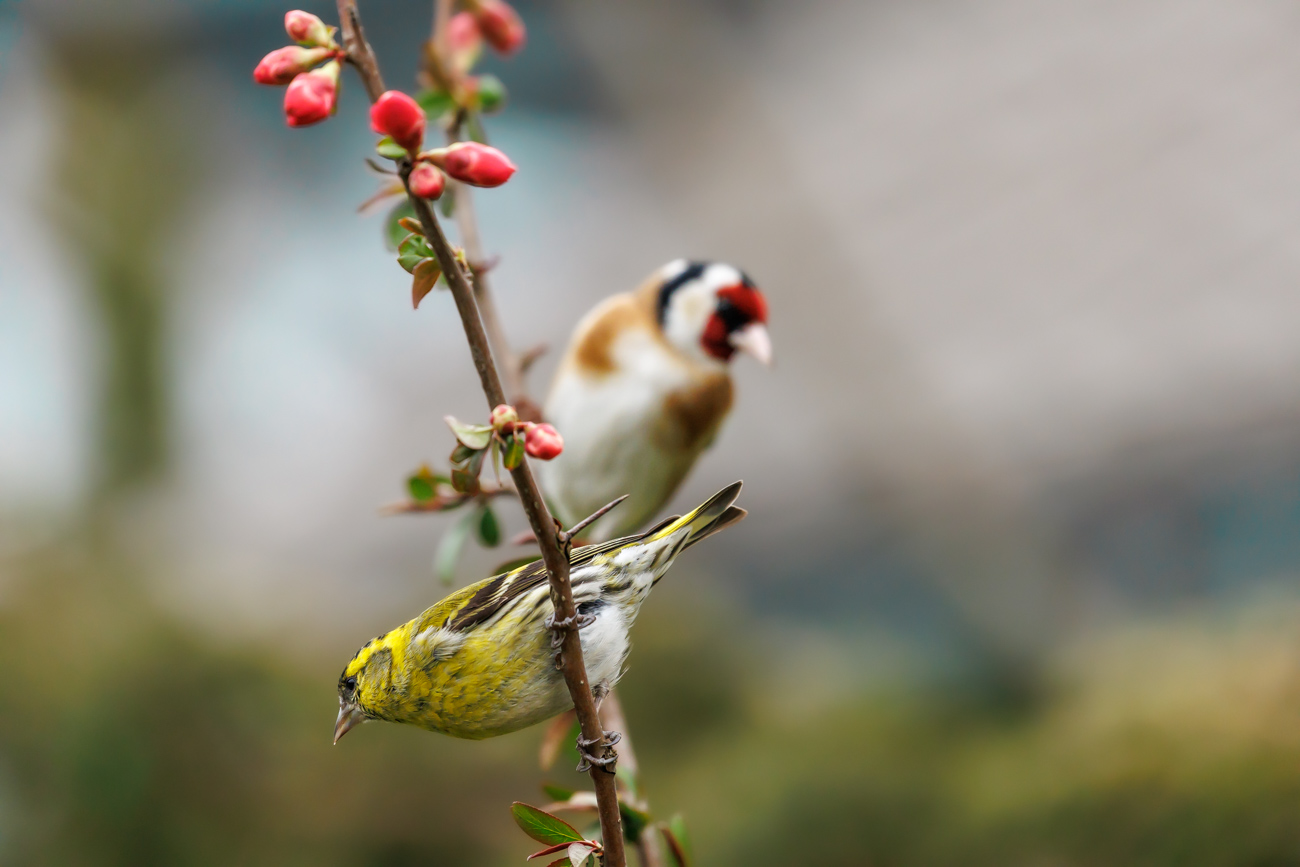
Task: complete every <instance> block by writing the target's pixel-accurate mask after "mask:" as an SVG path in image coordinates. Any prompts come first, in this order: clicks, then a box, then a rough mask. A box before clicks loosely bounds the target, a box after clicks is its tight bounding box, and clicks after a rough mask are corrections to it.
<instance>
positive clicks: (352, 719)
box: [334, 702, 366, 744]
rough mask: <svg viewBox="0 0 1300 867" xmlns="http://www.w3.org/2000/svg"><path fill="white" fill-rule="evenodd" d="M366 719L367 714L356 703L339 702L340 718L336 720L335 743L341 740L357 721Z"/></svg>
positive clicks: (360, 721)
mask: <svg viewBox="0 0 1300 867" xmlns="http://www.w3.org/2000/svg"><path fill="white" fill-rule="evenodd" d="M365 721H366V715H365V714H364V713H363V712H362V711H361V708H359V707H357V706H356V705H355V704H344V703H343V702H339V718H338V719H336V720H335V721H334V743H336V744H337V743H338V742H339V738H341V737H343V736H344V735H345V734H347V733H348V732H349V731H351V730H352V728H353V726H355V725H356V724H357V723H362V722H365Z"/></svg>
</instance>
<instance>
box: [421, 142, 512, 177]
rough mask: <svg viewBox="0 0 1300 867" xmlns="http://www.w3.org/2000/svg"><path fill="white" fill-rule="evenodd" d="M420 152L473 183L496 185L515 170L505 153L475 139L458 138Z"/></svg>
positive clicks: (455, 175)
mask: <svg viewBox="0 0 1300 867" xmlns="http://www.w3.org/2000/svg"><path fill="white" fill-rule="evenodd" d="M422 156H424V157H426V158H427V159H429V160H431V161H432V162H433V163H434V164H435V165H437V166H440V167H441V168H442V170H443V171H444V172H446V173H447V174H449V175H451V176H452V177H453V178H455V179H456V180H458V181H464V182H465V183H467V184H471V185H473V186H476V187H499V186H501V185H502V184H504V183H505V182H506V181H508V180H510V176H511V175H513V174H514V173H515V164H514V163H512V162H510V158H509V157H508V156H506V155H505V154H503V153H501V151H499V150H497V149H496V148H494V147H489V146H488V145H485V144H479V143H478V142H475V141H458V142H456V143H455V144H453V145H448V146H447V147H445V148H440V149H438V150H434V151H428V152H427V153H425V154H422Z"/></svg>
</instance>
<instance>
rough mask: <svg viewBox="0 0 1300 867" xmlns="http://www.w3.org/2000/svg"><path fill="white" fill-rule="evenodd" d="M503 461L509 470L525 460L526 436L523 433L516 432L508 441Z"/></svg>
mask: <svg viewBox="0 0 1300 867" xmlns="http://www.w3.org/2000/svg"><path fill="white" fill-rule="evenodd" d="M502 461H503V462H504V463H505V465H506V469H507V470H513V469H514V468H516V467H518V466H519V465H520V464H522V463H523V462H524V437H523V435H522V434H515V435H514V436H512V437H511V438H510V440H509V442H507V443H506V447H505V454H504V455H503V456H502Z"/></svg>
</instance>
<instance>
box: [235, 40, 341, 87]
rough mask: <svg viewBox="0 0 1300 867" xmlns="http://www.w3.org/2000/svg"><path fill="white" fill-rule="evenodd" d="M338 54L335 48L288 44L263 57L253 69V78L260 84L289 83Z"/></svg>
mask: <svg viewBox="0 0 1300 867" xmlns="http://www.w3.org/2000/svg"><path fill="white" fill-rule="evenodd" d="M337 55H338V52H337V50H336V49H333V48H324V47H321V48H303V47H302V46H301V45H286V46H285V47H284V48H277V49H275V50H274V51H272V52H271V53H270V54H268V55H266V56H265V57H263V58H262V62H261V63H259V64H257V68H256V69H254V70H253V80H254V81H256V82H257V83H258V84H289V83H290V82H292V81H293V80H294V78H295V77H297V76H298V75H299V74H300V73H303V72H307V71H309V70H311V69H312V68H313V67H314V66H316V65H317V64H318V63H321V62H323V61H325V60H328V59H330V58H331V57H336V56H337Z"/></svg>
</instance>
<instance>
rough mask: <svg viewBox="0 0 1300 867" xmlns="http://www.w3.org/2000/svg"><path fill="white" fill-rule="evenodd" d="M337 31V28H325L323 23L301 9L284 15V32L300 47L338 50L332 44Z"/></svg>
mask: <svg viewBox="0 0 1300 867" xmlns="http://www.w3.org/2000/svg"><path fill="white" fill-rule="evenodd" d="M337 30H338V28H337V27H329V26H326V24H325V22H324V21H321V20H320V19H319V18H317V17H316V16H315V15H313V14H311V13H310V12H304V11H302V10H301V9H294V10H293V11H291V12H286V13H284V32H285V33H288V34H289V38H290V39H292V40H293V41H294V42H297V43H298V44H300V45H307V46H323V47H326V48H338V45H337V44H336V43H335V42H334V34H335V32H336V31H337Z"/></svg>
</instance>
